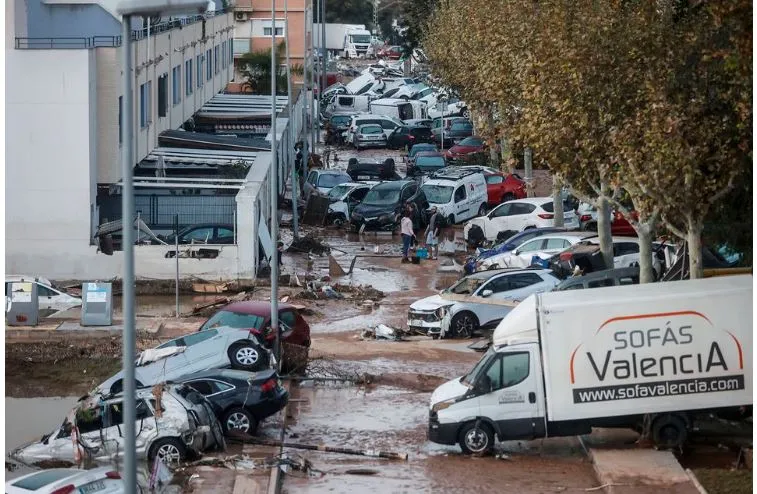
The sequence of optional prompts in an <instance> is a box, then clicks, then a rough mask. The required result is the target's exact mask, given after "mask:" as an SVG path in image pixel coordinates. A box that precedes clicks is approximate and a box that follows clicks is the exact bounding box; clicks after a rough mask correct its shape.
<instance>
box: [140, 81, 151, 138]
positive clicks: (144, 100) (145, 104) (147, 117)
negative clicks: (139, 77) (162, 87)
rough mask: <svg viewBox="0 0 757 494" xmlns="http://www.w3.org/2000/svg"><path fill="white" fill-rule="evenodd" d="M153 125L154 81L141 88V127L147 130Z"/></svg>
mask: <svg viewBox="0 0 757 494" xmlns="http://www.w3.org/2000/svg"><path fill="white" fill-rule="evenodd" d="M151 123H152V81H147V82H145V83H144V84H142V85H141V86H139V126H140V127H141V128H143V129H144V128H145V127H147V126H148V125H150V124H151Z"/></svg>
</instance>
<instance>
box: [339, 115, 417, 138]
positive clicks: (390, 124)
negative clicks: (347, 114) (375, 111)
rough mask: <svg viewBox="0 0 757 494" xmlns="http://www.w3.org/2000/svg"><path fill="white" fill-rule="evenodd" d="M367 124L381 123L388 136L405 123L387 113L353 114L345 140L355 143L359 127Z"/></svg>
mask: <svg viewBox="0 0 757 494" xmlns="http://www.w3.org/2000/svg"><path fill="white" fill-rule="evenodd" d="M367 124H376V125H380V126H381V128H382V129H383V132H384V135H385V136H386V137H389V134H391V133H392V132H394V129H396V128H397V127H402V126H403V125H405V124H403V123H402V120H399V119H397V118H394V117H389V116H386V115H372V114H370V113H367V114H360V115H353V116H352V120H350V126H349V128H348V129H347V131H346V133H345V136H344V137H345V141H346V142H348V143H350V144H354V142H355V140H354V138H355V133H357V131H358V127H360V126H361V125H367Z"/></svg>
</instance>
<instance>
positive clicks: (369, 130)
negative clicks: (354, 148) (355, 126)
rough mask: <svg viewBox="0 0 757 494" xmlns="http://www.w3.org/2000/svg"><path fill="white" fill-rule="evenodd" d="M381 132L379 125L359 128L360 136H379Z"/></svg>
mask: <svg viewBox="0 0 757 494" xmlns="http://www.w3.org/2000/svg"><path fill="white" fill-rule="evenodd" d="M382 132H383V130H382V129H381V126H379V125H364V126H362V127H360V133H361V134H380V133H382Z"/></svg>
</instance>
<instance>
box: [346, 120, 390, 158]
mask: <svg viewBox="0 0 757 494" xmlns="http://www.w3.org/2000/svg"><path fill="white" fill-rule="evenodd" d="M386 141H387V137H386V136H385V135H384V130H383V129H382V128H381V126H380V125H377V124H365V125H361V126H360V127H358V130H357V133H356V134H355V136H354V137H353V140H352V144H354V145H355V149H357V150H358V151H360V149H361V148H367V147H386Z"/></svg>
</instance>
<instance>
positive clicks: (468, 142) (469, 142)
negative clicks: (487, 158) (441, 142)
mask: <svg viewBox="0 0 757 494" xmlns="http://www.w3.org/2000/svg"><path fill="white" fill-rule="evenodd" d="M481 144H483V141H482V140H481V139H477V138H475V137H466V138H465V139H463V140H462V141H460V142H458V143H457V145H458V146H480V145H481Z"/></svg>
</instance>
